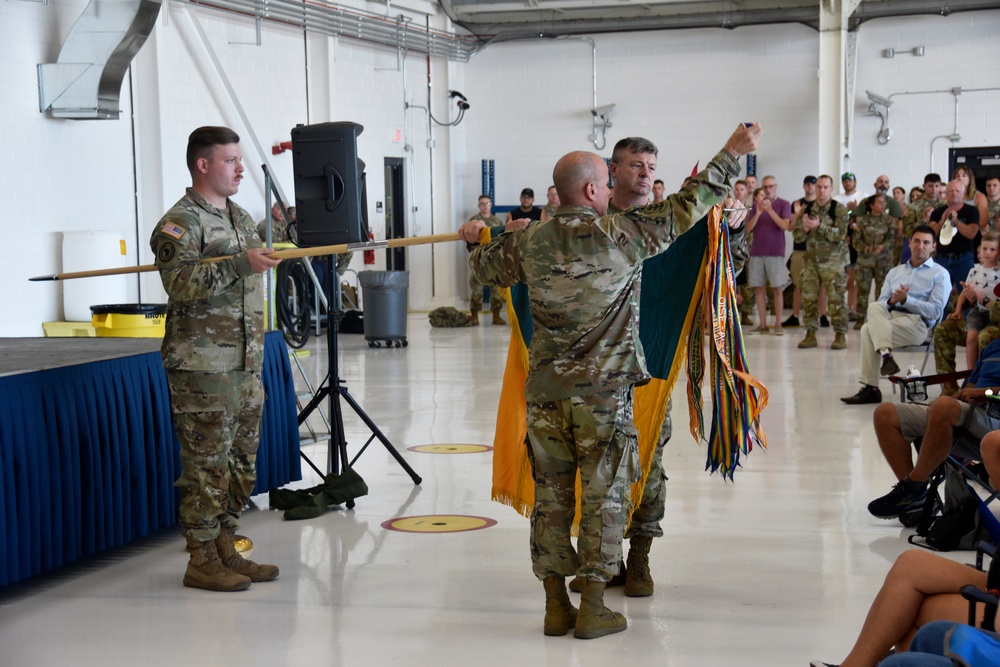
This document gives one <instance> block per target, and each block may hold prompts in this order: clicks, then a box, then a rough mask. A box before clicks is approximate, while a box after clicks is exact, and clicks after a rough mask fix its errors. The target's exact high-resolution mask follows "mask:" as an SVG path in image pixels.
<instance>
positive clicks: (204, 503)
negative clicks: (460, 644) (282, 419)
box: [167, 370, 264, 542]
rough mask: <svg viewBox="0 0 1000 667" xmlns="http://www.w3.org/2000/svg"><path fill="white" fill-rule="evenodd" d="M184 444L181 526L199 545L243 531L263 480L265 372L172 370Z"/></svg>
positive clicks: (169, 376)
mask: <svg viewBox="0 0 1000 667" xmlns="http://www.w3.org/2000/svg"><path fill="white" fill-rule="evenodd" d="M167 383H168V384H169V385H170V405H171V408H172V410H173V415H174V426H175V428H176V429H177V439H178V441H179V442H180V446H181V452H180V459H181V476H180V478H179V479H178V480H177V481H176V482H175V483H174V486H177V487H180V489H181V502H180V522H181V527H182V528H183V529H184V530H185V531H186V532H188V533H189V534H190V535H191V536H192V537H193V538H194V539H196V540H198V541H199V542H207V541H210V540H214V539H215V538H216V537H218V536H219V531H220V529H221V528H223V527H224V528H226V529H233V530H235V529H236V528H238V527H239V517H240V512H241V511H242V509H243V507H244V506H245V505H246V504H247V503H248V502H249V500H250V492H251V491H252V490H253V487H254V484H255V483H256V481H257V468H256V463H257V446H258V445H259V443H260V424H261V415H262V414H263V412H264V387H263V384H262V383H261V376H260V373H254V372H250V371H227V372H220V373H202V372H196V371H178V370H168V371H167Z"/></svg>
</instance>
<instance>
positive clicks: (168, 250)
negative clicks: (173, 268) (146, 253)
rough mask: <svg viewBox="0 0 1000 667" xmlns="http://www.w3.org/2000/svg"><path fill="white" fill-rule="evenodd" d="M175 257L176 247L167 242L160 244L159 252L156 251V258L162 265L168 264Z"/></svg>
mask: <svg viewBox="0 0 1000 667" xmlns="http://www.w3.org/2000/svg"><path fill="white" fill-rule="evenodd" d="M175 255H177V246H176V245H174V244H173V243H170V242H169V241H165V242H163V243H161V244H160V248H159V250H157V251H156V258H157V259H158V260H160V262H161V263H163V264H167V263H169V262H170V260H172V259H173V258H174V256H175Z"/></svg>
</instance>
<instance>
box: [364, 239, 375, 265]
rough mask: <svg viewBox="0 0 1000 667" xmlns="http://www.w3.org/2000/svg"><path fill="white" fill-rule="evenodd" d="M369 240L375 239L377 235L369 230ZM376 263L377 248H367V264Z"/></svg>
mask: <svg viewBox="0 0 1000 667" xmlns="http://www.w3.org/2000/svg"><path fill="white" fill-rule="evenodd" d="M368 240H369V241H374V240H375V235H374V234H372V233H371V232H368ZM374 263H375V250H374V249H372V250H365V264H374Z"/></svg>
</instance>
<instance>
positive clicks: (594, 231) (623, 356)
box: [462, 125, 761, 639]
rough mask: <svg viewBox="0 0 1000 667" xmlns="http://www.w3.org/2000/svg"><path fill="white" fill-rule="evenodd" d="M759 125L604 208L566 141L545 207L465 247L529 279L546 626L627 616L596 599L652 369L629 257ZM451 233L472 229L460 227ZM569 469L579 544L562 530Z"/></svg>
mask: <svg viewBox="0 0 1000 667" xmlns="http://www.w3.org/2000/svg"><path fill="white" fill-rule="evenodd" d="M760 134H761V129H760V126H758V125H751V126H750V127H744V126H743V125H740V126H739V128H737V130H736V131H735V132H734V133H733V135H732V136H731V137H730V138H729V140H728V141H727V142H726V145H725V147H724V148H723V150H722V151H720V152H719V153H718V155H716V156H715V158H713V159H712V160H711V161H710V162H709V164H708V166H707V167H706V169H705V170H704V171H702V172H701V173H700V174H698V175H697V176H696V177H694V178H693V179H692V180H691V182H690V183H689V184H688V185H687V186H686V187H685V188H684V189H683V190H681V191H680V192H678V193H677V194H673V195H670V196H669V197H668V198H667V199H666V201H664V202H663V203H660V204H652V205H650V206H647V207H645V208H641V209H635V210H631V211H627V212H623V213H616V214H612V215H607V214H606V213H607V207H608V198H609V191H608V185H607V183H608V169H607V166H606V165H605V163H604V161H603V160H602V159H601V158H600V157H599V156H598V155H596V154H593V153H584V152H574V153H569V154H568V155H565V156H563V157H562V158H561V159H560V160H559V161H558V162H557V163H556V167H555V170H554V171H553V180H554V182H555V184H556V189H557V190H558V192H559V200H560V202H562V206H561V207H560V208H559V209H558V212H557V214H556V216H555V217H554V218H553V219H552V220H547V221H545V222H537V223H533V224H531V225H529V226H527V227H524V228H522V229H519V230H516V231H513V232H505V233H503V234H500V235H499V236H497V237H496V238H495V239H493V240H492V241H490V242H489V243H488V244H486V245H484V246H481V247H479V248H477V249H476V250H474V251H473V253H472V257H471V258H470V266H471V268H472V271H473V273H475V274H476V276H478V277H479V278H480V280H482V281H483V282H484V283H485V284H492V285H499V286H502V287H509V286H511V285H513V284H515V283H517V282H523V283H524V284H525V285H527V287H528V298H529V303H530V309H531V317H532V323H533V325H534V332H535V333H534V337H533V339H532V342H531V349H530V350H529V363H528V377H527V381H526V383H525V396H526V399H527V411H528V414H527V423H528V438H527V439H528V443H527V444H528V448H529V455H530V457H531V460H532V472H533V475H534V480H535V508H534V512H533V513H532V516H531V560H532V569H533V571H534V574H535V576H536V577H538V578H539V579H540V580H541V581H542V583H543V586H544V588H545V598H546V602H545V620H544V625H543V628H544V632H545V634H547V635H563V634H566V633H567V632H568V631H569V630H570V629H571V628H574V636H576V637H578V638H581V639H590V638H594V637H601V636H604V635H607V634H611V633H615V632H621V631H622V630H624V629H625V626H626V621H625V617H624V616H622V615H621V614H619V613H617V612H612V611H611V610H609V609H608V608H607V607H605V606H604V588H605V584H606V582H607V581H608V580H609V579H610V578H611V577H612V576H613V575H614V574H615V573H616V572H617V570H618V564H619V563H620V562H621V558H622V535H623V533H624V530H625V524H626V521H627V518H628V513H629V506H630V504H631V501H630V498H629V485H630V484H631V483H632V482H633V481H634V480H635V479H636V476H637V474H638V451H637V434H636V430H635V425H634V423H633V418H632V390H633V387H634V386H635V384H636V383H638V382H644V381H646V380H648V379H649V374H648V373H647V372H646V365H645V360H644V357H643V352H642V347H641V344H640V343H639V338H638V294H637V290H636V281H637V280H638V276H639V267H640V265H641V263H642V261H643V260H645V259H647V258H649V257H652V256H654V255H656V254H658V253H661V252H663V251H664V250H666V249H667V248H668V247H669V246H670V244H671V243H672V242H673V241H674V240H675V239H676V238H677V236H678V235H679V234H680V233H681V232H683V231H685V230H687V229H688V228H690V226H691V225H692V223H693V222H694V221H696V220H698V219H700V218H701V217H702V216H703V215H705V214H706V213H707V212H708V209H709V208H710V207H711V206H712V205H713V204H716V203H718V202H720V201H721V200H722V199H723V197H725V196H726V194H727V192H728V191H729V189H730V183H731V179H732V178H733V177H735V176H736V175H738V174H739V172H740V165H739V161H738V160H739V158H740V157H741V156H742V155H745V154H747V153H749V152H751V151H753V150H754V149H755V148H756V146H757V141H758V139H759V137H760ZM738 213H740V214H742V213H743V212H742V211H740V212H738ZM742 219H743V215H739V216H738V217H733V218H732V219H731V220H730V224H731V225H733V226H741V224H742ZM462 237H463V239H465V240H466V241H467V242H475V241H476V240H477V238H476V237H475V236H474V235H468V236H467V235H466V234H465V230H464V229H463V230H462ZM578 469H579V473H580V479H581V482H582V488H583V492H582V497H581V499H580V504H581V519H580V531H579V540H578V543H577V546H578V551H577V550H574V548H573V545H572V542H571V540H570V529H571V527H572V523H573V514H574V507H575V505H576V498H575V479H576V474H577V470H578ZM574 574H575V575H578V576H580V577H582V578H583V579H584V580H585V581H584V584H583V591H582V598H581V602H580V611H579V615H578V614H577V610H576V609H575V608H574V607H573V606H572V604H570V601H569V595H568V593H567V591H566V582H565V578H566V577H567V576H572V575H574Z"/></svg>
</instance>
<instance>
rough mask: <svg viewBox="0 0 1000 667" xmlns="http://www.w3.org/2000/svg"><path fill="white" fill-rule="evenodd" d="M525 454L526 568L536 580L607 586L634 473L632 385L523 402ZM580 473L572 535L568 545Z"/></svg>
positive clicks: (616, 559) (636, 466)
mask: <svg viewBox="0 0 1000 667" xmlns="http://www.w3.org/2000/svg"><path fill="white" fill-rule="evenodd" d="M528 453H529V456H530V457H531V469H532V474H533V475H534V479H535V508H534V511H533V512H532V514H531V540H530V541H531V563H532V571H533V572H534V573H535V576H536V577H538V578H539V579H544V578H545V577H547V576H553V575H554V576H557V577H571V576H573V575H578V576H580V577H583V578H586V579H592V580H596V581H608V580H610V579H611V577H612V576H613V575H614V574H616V573H617V572H618V563H620V562H621V560H622V537H623V534H624V532H625V524H626V522H627V521H628V515H629V511H630V509H631V500H630V494H629V486H630V485H631V483H632V482H633V481H634V480H635V477H636V475H637V474H638V471H639V452H638V435H637V433H636V430H635V424H634V423H633V419H632V387H631V386H628V387H622V388H619V389H615V390H610V391H602V392H598V393H596V394H588V395H586V396H573V397H571V398H565V399H561V400H557V401H548V402H545V403H533V402H529V403H528ZM578 469H579V471H580V482H581V487H582V497H581V498H580V508H581V509H580V511H581V517H580V533H579V538H578V540H577V549H578V551H577V550H574V549H573V544H572V542H571V541H570V530H571V528H572V526H573V515H574V513H575V511H576V474H577V470H578Z"/></svg>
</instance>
